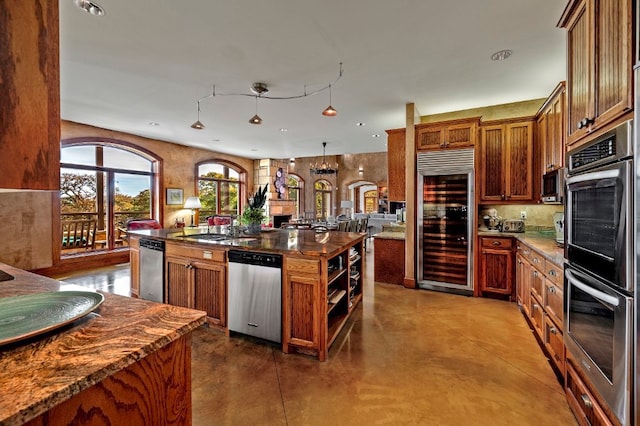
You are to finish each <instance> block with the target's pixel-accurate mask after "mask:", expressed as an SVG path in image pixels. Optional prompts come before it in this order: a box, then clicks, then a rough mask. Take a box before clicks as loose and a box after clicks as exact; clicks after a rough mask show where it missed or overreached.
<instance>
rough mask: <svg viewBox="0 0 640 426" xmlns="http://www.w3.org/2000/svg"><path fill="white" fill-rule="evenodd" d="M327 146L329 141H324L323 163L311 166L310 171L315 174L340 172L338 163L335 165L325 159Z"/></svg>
mask: <svg viewBox="0 0 640 426" xmlns="http://www.w3.org/2000/svg"><path fill="white" fill-rule="evenodd" d="M326 148H327V143H326V142H322V164H318V163H315V164H312V165H311V167H310V168H309V172H310V173H311V174H314V175H335V174H337V173H338V163H336V166H335V167H333V166H331V165H330V164H329V163H327V161H326V159H325V150H326Z"/></svg>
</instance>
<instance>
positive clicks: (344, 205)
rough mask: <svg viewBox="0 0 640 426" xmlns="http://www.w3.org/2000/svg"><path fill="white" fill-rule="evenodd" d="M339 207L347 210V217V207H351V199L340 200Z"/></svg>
mask: <svg viewBox="0 0 640 426" xmlns="http://www.w3.org/2000/svg"><path fill="white" fill-rule="evenodd" d="M340 207H341V208H343V209H346V210H347V217H349V209H350V208H351V207H353V201H351V200H343V201H340Z"/></svg>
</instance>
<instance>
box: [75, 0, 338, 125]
mask: <svg viewBox="0 0 640 426" xmlns="http://www.w3.org/2000/svg"><path fill="white" fill-rule="evenodd" d="M75 1H80V0H75ZM85 1H86V0H85ZM341 77H342V62H340V70H339V72H338V76H337V77H336V78H335V80H333V81H332V82H331V83H329V84H327V85H326V86H323V87H321V88H319V89H317V90H314V91H311V92H307V86H306V85H305V86H304V91H303V92H302V93H301V94H298V95H292V96H271V95H267V94H266V93H268V92H269V87H268V86H267V84H266V83H253V84H252V85H251V88H250V91H251V93H216V86H215V85H214V86H213V91H212V92H211V94H209V95H206V96H203V97H201V98H200V99H198V101H197V103H198V120H197V121H196V122H195V123H193V124H192V125H191V127H192V128H194V129H197V130H202V129H204V128H205V126H204V124H202V122H200V103H201V102H202V101H204V100H206V99H209V98H215V97H216V96H250V97H254V98H256V115H254V116H253V117H251V120H249V122H250V123H251V124H261V123H262V119H261V118H260V117H259V116H258V98H262V99H279V100H286V99H300V98H306V97H307V96H312V95H316V94H318V93H321V92H324V91H325V90H327V89H329V106H328V107H327V108H325V110H324V111H322V115H324V116H327V117H334V116H335V115H336V114H337V111H336V110H335V109H334V108H333V107H332V106H331V86H333V85H334V84H336V82H337V81H338V80H340V78H341Z"/></svg>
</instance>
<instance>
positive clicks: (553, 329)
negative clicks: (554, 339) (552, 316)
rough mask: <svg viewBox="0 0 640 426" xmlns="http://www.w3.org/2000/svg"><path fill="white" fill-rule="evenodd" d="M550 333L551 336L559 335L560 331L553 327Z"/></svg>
mask: <svg viewBox="0 0 640 426" xmlns="http://www.w3.org/2000/svg"><path fill="white" fill-rule="evenodd" d="M549 333H551V334H558V330H557V329H556V328H555V327H551V328H550V329H549Z"/></svg>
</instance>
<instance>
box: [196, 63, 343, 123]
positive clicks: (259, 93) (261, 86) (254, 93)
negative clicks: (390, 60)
mask: <svg viewBox="0 0 640 426" xmlns="http://www.w3.org/2000/svg"><path fill="white" fill-rule="evenodd" d="M340 77H342V62H340V70H339V72H338V76H337V77H336V78H335V80H333V81H332V82H331V83H329V84H327V85H326V86H323V87H321V88H319V89H317V90H313V91H310V92H307V86H306V85H305V86H304V90H303V92H302V93H300V94H297V95H293V96H272V95H267V93H268V92H269V87H268V86H267V84H266V83H253V84H252V85H251V88H250V90H251V93H216V86H215V85H213V90H212V91H211V93H210V94H208V95H206V96H203V97H201V98H200V99H198V101H197V107H198V119H197V120H196V122H195V123H193V124H192V125H191V128H192V129H196V130H202V129H204V128H205V125H204V124H202V122H201V121H200V103H201V102H203V101H205V100H207V99H212V98H215V97H216V96H248V97H253V98H255V100H256V113H255V115H254V116H253V117H251V118H250V119H249V123H251V124H262V118H260V116H259V115H258V98H260V99H278V100H283V99H299V98H305V97H307V96H311V95H315V94H318V93H320V92H324V91H325V90H327V89H328V90H329V106H328V107H327V108H325V109H324V110H323V111H322V115H324V116H325V117H335V116H336V115H337V113H338V112H337V111H336V109H335V108H334V107H333V106H331V86H333V85H334V84H336V82H337V81H338V80H340Z"/></svg>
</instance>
